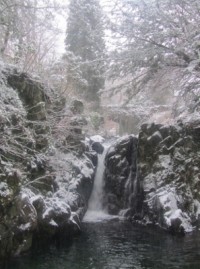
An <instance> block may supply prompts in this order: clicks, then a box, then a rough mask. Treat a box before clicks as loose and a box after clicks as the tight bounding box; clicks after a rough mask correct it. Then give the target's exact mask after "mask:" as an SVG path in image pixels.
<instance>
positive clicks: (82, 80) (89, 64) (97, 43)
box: [65, 0, 105, 101]
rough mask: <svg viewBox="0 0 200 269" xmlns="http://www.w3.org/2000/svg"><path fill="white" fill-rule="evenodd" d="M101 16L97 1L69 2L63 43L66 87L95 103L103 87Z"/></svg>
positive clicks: (77, 0) (103, 49)
mask: <svg viewBox="0 0 200 269" xmlns="http://www.w3.org/2000/svg"><path fill="white" fill-rule="evenodd" d="M102 16H103V15H102V10H101V6H100V4H99V1H98V0H71V1H70V4H69V17H68V24H67V32H66V40H65V44H66V51H67V53H66V58H67V62H68V68H67V69H68V73H67V77H68V83H69V84H71V85H69V87H73V88H74V89H75V90H79V92H80V90H82V92H83V93H84V97H85V98H87V99H89V100H91V101H95V100H98V91H99V90H100V89H102V88H103V87H104V53H105V44H104V38H103V37H104V30H103V23H102ZM72 55H73V56H72ZM74 64H75V65H76V67H75V66H74ZM77 73H78V74H77Z"/></svg>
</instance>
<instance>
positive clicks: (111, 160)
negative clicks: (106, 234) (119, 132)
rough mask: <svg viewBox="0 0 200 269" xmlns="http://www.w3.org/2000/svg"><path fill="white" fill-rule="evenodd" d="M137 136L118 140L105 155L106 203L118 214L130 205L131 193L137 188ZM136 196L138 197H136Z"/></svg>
mask: <svg viewBox="0 0 200 269" xmlns="http://www.w3.org/2000/svg"><path fill="white" fill-rule="evenodd" d="M136 158H137V138H136V137H134V136H132V135H130V136H125V137H123V138H121V139H119V140H117V141H116V142H115V143H114V145H112V146H111V147H110V148H109V149H108V152H107V154H106V157H105V175H104V180H105V187H104V189H105V204H108V212H109V213H110V214H117V213H118V212H119V211H120V210H122V209H124V208H126V207H127V206H129V202H130V199H129V198H130V195H131V194H132V192H133V189H135V188H137V181H136ZM134 198H136V197H134Z"/></svg>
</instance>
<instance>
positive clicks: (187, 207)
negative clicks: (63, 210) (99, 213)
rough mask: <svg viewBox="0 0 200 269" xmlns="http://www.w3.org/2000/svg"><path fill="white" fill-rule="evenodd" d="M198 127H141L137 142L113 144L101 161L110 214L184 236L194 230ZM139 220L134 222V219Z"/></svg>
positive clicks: (199, 199) (198, 202) (199, 205)
mask: <svg viewBox="0 0 200 269" xmlns="http://www.w3.org/2000/svg"><path fill="white" fill-rule="evenodd" d="M198 124H199V123H197V122H195V123H194V122H189V123H188V122H187V123H183V122H181V124H180V123H178V124H177V125H174V126H162V125H156V124H144V125H142V127H141V131H140V134H139V138H138V141H137V140H135V143H133V142H131V141H132V139H133V138H131V136H129V137H125V138H123V139H122V141H120V140H119V141H117V142H116V144H115V145H113V146H112V147H111V148H110V149H109V151H108V153H107V156H106V160H105V162H106V171H105V192H106V196H105V200H106V199H107V200H106V201H107V203H108V209H109V212H110V213H116V212H118V211H119V210H122V211H121V212H126V211H127V212H129V214H128V217H132V219H133V220H134V221H135V220H136V221H140V222H142V223H152V224H153V225H159V226H160V227H162V228H164V229H166V230H168V231H170V232H172V233H175V234H177V233H180V234H184V233H185V232H190V231H192V230H193V229H194V227H198V225H199V213H198V212H200V195H199V192H200V189H199V187H200V184H199V182H200V181H199V173H200V161H199V160H200V159H199V156H200V147H199V140H198V139H197V138H198V135H199V127H198V126H199V125H198ZM138 216H139V218H138Z"/></svg>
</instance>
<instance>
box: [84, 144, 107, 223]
mask: <svg viewBox="0 0 200 269" xmlns="http://www.w3.org/2000/svg"><path fill="white" fill-rule="evenodd" d="M106 152H107V147H105V145H104V151H103V153H102V154H98V165H97V170H96V175H95V179H94V186H93V190H92V193H91V196H90V199H89V202H88V210H87V212H86V214H85V216H84V221H98V220H101V219H104V218H105V217H106V216H108V214H107V212H106V210H105V209H103V185H104V181H103V175H104V170H105V166H104V160H105V156H106Z"/></svg>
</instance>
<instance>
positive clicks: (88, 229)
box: [7, 221, 200, 269]
mask: <svg viewBox="0 0 200 269" xmlns="http://www.w3.org/2000/svg"><path fill="white" fill-rule="evenodd" d="M82 228H83V232H82V233H81V235H80V236H78V237H77V238H75V239H74V240H73V242H71V243H69V242H68V243H66V245H63V246H61V247H59V248H58V247H55V246H51V247H49V248H48V249H46V250H39V249H38V250H35V251H34V252H32V253H30V254H27V255H26V256H23V257H21V258H18V259H15V260H13V261H12V262H11V263H10V264H9V265H8V266H7V269H117V268H118V269H122V268H131V269H165V268H167V269H174V268H181V269H186V268H187V269H200V234H198V233H196V234H193V235H187V236H185V237H173V236H171V235H168V234H165V233H161V232H158V231H155V230H151V229H148V228H145V227H134V226H132V224H130V223H127V222H118V221H115V222H114V221H110V222H107V223H106V222H104V223H103V222H101V223H84V224H83V227H82Z"/></svg>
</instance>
